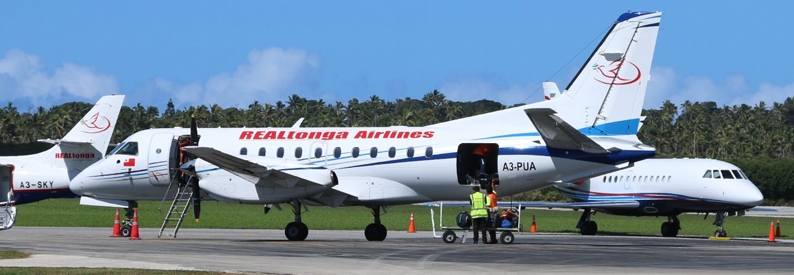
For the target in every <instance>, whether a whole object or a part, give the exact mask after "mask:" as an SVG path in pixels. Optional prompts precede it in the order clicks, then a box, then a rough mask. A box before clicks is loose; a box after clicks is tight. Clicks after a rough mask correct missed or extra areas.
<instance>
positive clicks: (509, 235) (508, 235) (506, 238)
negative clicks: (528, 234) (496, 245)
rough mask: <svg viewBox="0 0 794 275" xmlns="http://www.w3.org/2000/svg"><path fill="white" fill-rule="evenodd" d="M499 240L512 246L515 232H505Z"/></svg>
mask: <svg viewBox="0 0 794 275" xmlns="http://www.w3.org/2000/svg"><path fill="white" fill-rule="evenodd" d="M499 240H500V241H502V243H503V244H511V243H513V241H514V240H515V238H514V237H513V232H510V231H504V232H502V234H500V235H499Z"/></svg>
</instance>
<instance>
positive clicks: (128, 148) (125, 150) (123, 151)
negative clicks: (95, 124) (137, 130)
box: [110, 141, 138, 156]
mask: <svg viewBox="0 0 794 275" xmlns="http://www.w3.org/2000/svg"><path fill="white" fill-rule="evenodd" d="M110 154H111V155H132V156H137V155H138V143H137V142H134V141H131V142H127V143H123V144H120V145H119V146H118V147H116V149H113V152H110Z"/></svg>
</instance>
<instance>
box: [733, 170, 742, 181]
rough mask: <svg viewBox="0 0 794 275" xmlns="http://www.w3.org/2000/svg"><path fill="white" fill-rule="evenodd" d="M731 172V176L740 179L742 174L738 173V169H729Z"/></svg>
mask: <svg viewBox="0 0 794 275" xmlns="http://www.w3.org/2000/svg"><path fill="white" fill-rule="evenodd" d="M731 172H733V176H734V177H735V178H737V179H742V175H741V174H739V170H731Z"/></svg>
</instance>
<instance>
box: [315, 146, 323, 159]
mask: <svg viewBox="0 0 794 275" xmlns="http://www.w3.org/2000/svg"><path fill="white" fill-rule="evenodd" d="M322 156H323V148H315V149H314V158H316V159H318V158H320V157H322Z"/></svg>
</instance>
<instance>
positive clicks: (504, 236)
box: [429, 202, 522, 244]
mask: <svg viewBox="0 0 794 275" xmlns="http://www.w3.org/2000/svg"><path fill="white" fill-rule="evenodd" d="M449 204H452V205H454V206H464V205H461V203H456V202H448V203H447V205H449ZM429 206H430V223H431V225H432V227H433V238H434V239H442V240H443V241H444V242H445V243H454V242H455V241H456V240H457V239H458V236H457V234H455V231H458V230H463V234H462V235H461V240H460V243H466V235H467V234H468V232H469V231H470V230H471V228H469V227H465V228H463V227H459V226H444V202H438V203H432V204H429ZM434 206H438V209H439V213H438V225H439V228H440V229H441V231H444V233H442V234H441V235H437V234H436V221H435V211H434V210H433V207H434ZM465 206H468V203H466V204H465ZM521 208H522V207H521V205H520V204H519V205H518V206H517V207H497V209H513V210H514V211H515V212H516V213H515V215H516V219H515V221H511V226H510V227H500V226H497V227H488V228H487V230H495V231H497V232H501V233H499V241H500V242H501V243H503V244H511V243H513V241H514V240H515V236H514V234H513V232H520V231H521Z"/></svg>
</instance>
